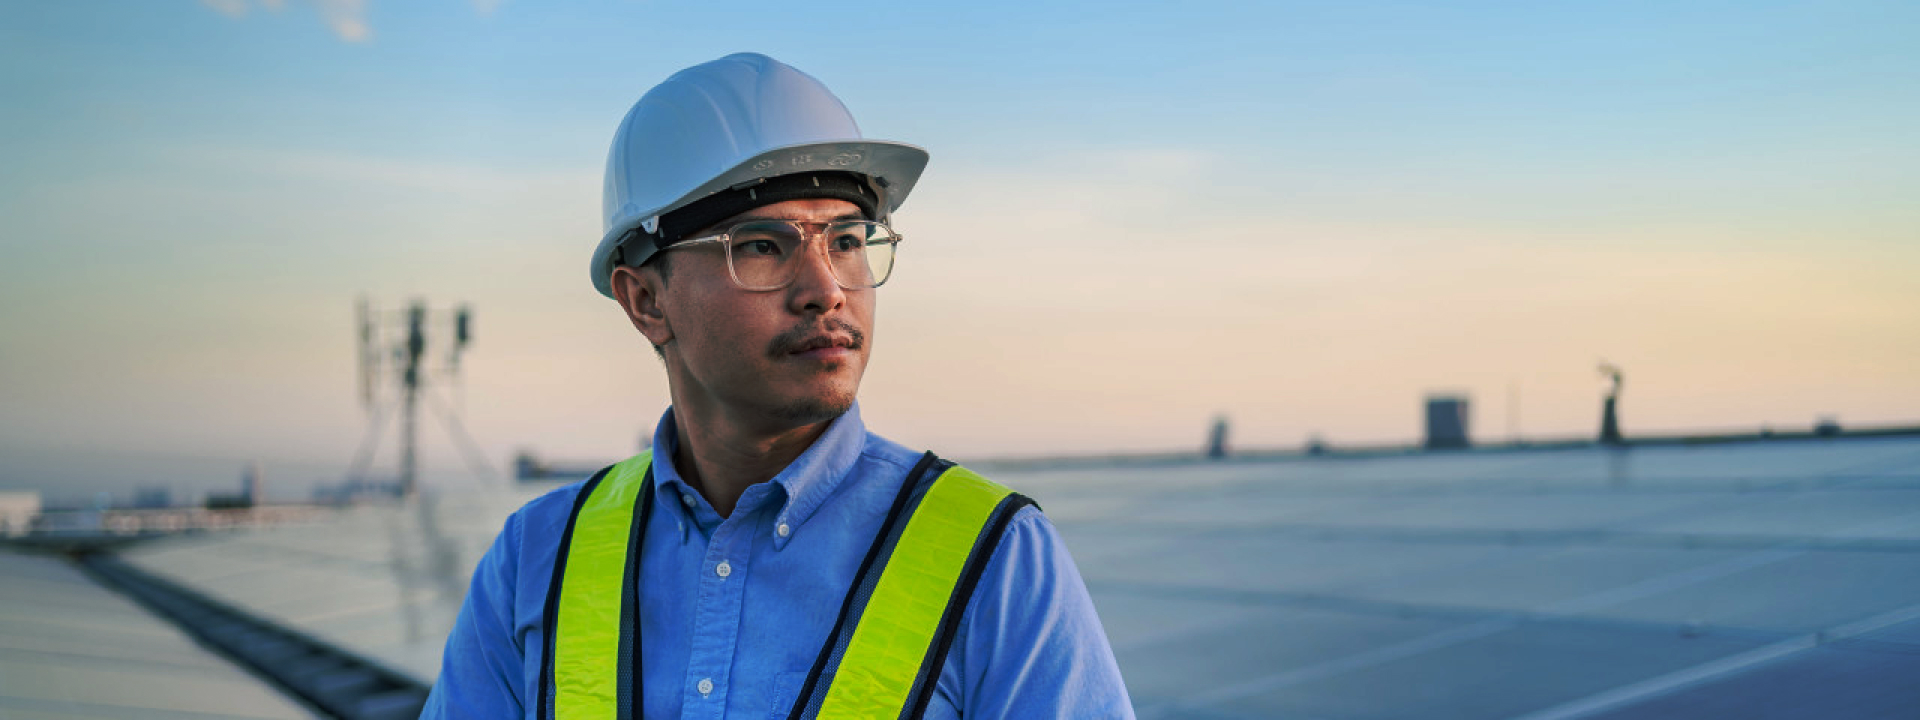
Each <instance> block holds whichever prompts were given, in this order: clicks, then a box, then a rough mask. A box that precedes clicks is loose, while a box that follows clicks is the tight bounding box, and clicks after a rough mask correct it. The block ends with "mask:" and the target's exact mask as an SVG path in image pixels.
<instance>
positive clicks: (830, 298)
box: [788, 232, 847, 314]
mask: <svg viewBox="0 0 1920 720" xmlns="http://www.w3.org/2000/svg"><path fill="white" fill-rule="evenodd" d="M819 240H820V241H819V242H817V243H814V242H808V243H804V248H805V249H804V250H802V251H801V253H800V256H799V257H796V258H794V259H793V262H796V263H799V264H800V266H799V267H796V268H794V269H793V285H792V286H791V288H790V295H789V296H788V297H789V303H790V304H791V305H792V307H793V311H794V312H796V313H803V314H804V313H808V312H828V311H832V310H837V309H839V308H840V306H842V305H845V304H846V302H847V292H846V290H845V289H844V288H842V287H840V282H839V281H838V280H835V279H834V277H833V265H832V264H831V261H830V260H828V258H827V243H826V237H825V233H824V232H823V233H821V235H820V237H819Z"/></svg>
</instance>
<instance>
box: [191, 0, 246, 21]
mask: <svg viewBox="0 0 1920 720" xmlns="http://www.w3.org/2000/svg"><path fill="white" fill-rule="evenodd" d="M200 4H201V5H205V6H207V7H209V8H212V9H213V11H214V12H217V13H220V14H221V15H225V16H227V17H233V18H237V17H243V16H245V15H246V14H247V0H200Z"/></svg>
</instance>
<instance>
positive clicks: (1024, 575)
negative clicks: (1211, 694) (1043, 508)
mask: <svg viewBox="0 0 1920 720" xmlns="http://www.w3.org/2000/svg"><path fill="white" fill-rule="evenodd" d="M968 606H969V607H968V610H967V618H966V621H965V622H963V623H962V628H963V629H964V630H963V631H964V633H965V635H964V637H962V638H960V639H959V640H958V641H957V642H955V643H954V644H955V646H956V650H957V654H956V655H953V656H949V658H948V662H949V667H948V668H947V670H946V671H944V672H942V673H941V675H942V678H941V680H942V683H941V685H942V686H943V687H942V688H941V690H942V691H943V692H951V691H954V690H957V691H958V695H959V697H958V698H957V700H958V702H956V703H954V704H955V705H956V706H958V707H960V708H963V710H962V711H961V714H962V715H963V716H964V717H965V718H967V720H979V719H985V718H1037V717H1055V718H1132V717H1133V704H1132V701H1131V700H1130V699H1129V698H1128V697H1127V688H1126V685H1125V683H1123V682H1122V681H1121V679H1120V666H1119V664H1118V663H1116V662H1115V661H1114V659H1113V647H1112V646H1111V645H1110V644H1108V642H1107V633H1106V630H1105V629H1103V628H1102V627H1101V626H1100V618H1099V616H1098V615H1096V614H1095V613H1094V609H1093V598H1092V597H1090V596H1089V595H1088V594H1087V586H1086V583H1085V582H1084V581H1083V580H1081V579H1080V571H1079V569H1078V568H1076V567H1075V566H1074V564H1073V558H1072V556H1070V555H1068V554H1067V547H1066V544H1065V543H1064V542H1062V541H1061V540H1060V535H1059V532H1058V531H1056V530H1055V529H1054V527H1053V523H1051V522H1049V521H1048V520H1047V518H1046V516H1045V515H1042V514H1041V513H1040V511H1039V509H1038V508H1032V507H1029V508H1023V509H1022V510H1021V511H1020V513H1019V514H1018V515H1016V516H1015V517H1014V520H1013V522H1012V523H1009V525H1008V527H1007V534H1006V535H1005V536H1004V537H1003V538H1001V541H1000V546H999V547H998V548H995V550H994V554H993V557H992V558H991V559H990V560H989V561H988V563H987V567H986V569H985V571H984V573H983V574H982V576H981V578H980V584H979V585H978V586H976V588H975V590H974V595H973V598H972V599H971V600H970V601H969V603H968ZM956 665H957V666H958V669H959V672H958V674H957V676H956V674H955V673H954V672H953V670H954V667H953V666H956ZM948 681H952V682H953V683H955V684H957V687H954V686H953V685H950V684H949V682H948Z"/></svg>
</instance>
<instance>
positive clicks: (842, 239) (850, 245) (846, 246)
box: [832, 235, 866, 252]
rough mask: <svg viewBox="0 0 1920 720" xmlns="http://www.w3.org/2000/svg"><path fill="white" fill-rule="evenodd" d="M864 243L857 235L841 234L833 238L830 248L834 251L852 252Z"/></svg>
mask: <svg viewBox="0 0 1920 720" xmlns="http://www.w3.org/2000/svg"><path fill="white" fill-rule="evenodd" d="M865 244H866V243H865V242H862V241H861V240H860V236H858V235H841V236H839V237H835V238H834V239H833V245H832V248H833V250H834V252H853V251H855V250H859V249H860V247H861V246H863V245H865Z"/></svg>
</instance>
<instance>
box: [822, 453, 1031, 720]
mask: <svg viewBox="0 0 1920 720" xmlns="http://www.w3.org/2000/svg"><path fill="white" fill-rule="evenodd" d="M1032 504H1034V503H1033V501H1032V500H1031V499H1029V498H1027V497H1026V496H1024V495H1019V494H1017V493H1014V492H1013V491H1011V490H1008V489H1007V488H1005V487H1002V486H1000V485H997V484H994V483H993V482H990V481H988V480H987V479H986V478H983V477H981V476H980V475H978V474H976V473H974V472H973V471H971V470H967V469H966V468H963V467H959V466H957V465H954V464H952V463H950V462H947V461H944V460H941V459H939V458H938V457H935V456H934V455H933V453H927V454H926V456H924V457H922V458H921V461H920V463H919V465H918V466H916V467H915V468H914V471H913V472H911V473H909V474H908V476H907V481H906V482H905V483H903V484H902V486H901V491H900V494H899V496H897V497H896V498H895V501H894V506H893V509H892V511H891V512H890V513H889V514H888V518H887V521H886V523H885V525H884V526H883V528H882V530H881V532H880V534H879V536H878V537H876V538H875V541H874V544H873V547H871V548H870V549H869V550H868V553H867V558H866V561H865V562H864V563H863V564H862V566H861V571H860V575H859V577H858V579H856V580H855V582H854V585H853V587H852V588H851V589H849V591H848V597H847V601H846V603H845V604H843V605H842V606H841V610H840V617H839V618H838V619H837V620H836V622H835V624H834V629H833V632H832V634H831V636H830V637H829V638H828V641H827V645H826V646H825V647H823V648H821V652H820V656H819V658H818V659H816V660H815V662H814V667H813V670H812V671H811V672H809V673H808V675H807V680H806V683H805V684H804V685H802V687H801V690H800V696H799V697H798V698H797V699H796V700H795V701H794V707H793V711H792V712H791V713H790V714H789V715H788V717H789V719H790V720H812V719H815V718H888V717H896V718H917V717H920V715H921V714H922V713H924V712H925V711H926V707H927V704H928V702H929V701H931V700H932V698H933V695H934V692H935V689H934V685H935V684H936V683H938V682H939V679H940V672H941V670H942V668H943V667H944V666H945V664H946V657H947V651H948V649H950V648H951V647H952V644H953V640H954V636H955V635H956V634H957V633H958V631H959V626H960V620H961V617H962V615H963V614H964V613H965V612H966V608H967V604H968V601H969V599H970V598H971V597H972V596H973V590H974V587H975V586H977V585H978V584H979V580H980V575H981V573H982V572H983V571H984V570H985V568H986V564H987V561H988V560H989V559H991V558H992V556H993V551H994V549H995V548H997V547H999V543H1000V538H1001V536H1002V535H1004V534H1005V531H1006V526H1007V523H1008V522H1010V521H1011V520H1012V519H1013V516H1014V514H1015V513H1017V512H1019V510H1020V508H1023V507H1025V506H1027V505H1032ZM903 519H904V522H902V520H903ZM896 561H897V562H896ZM869 609H871V610H872V612H868V610H869Z"/></svg>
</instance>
